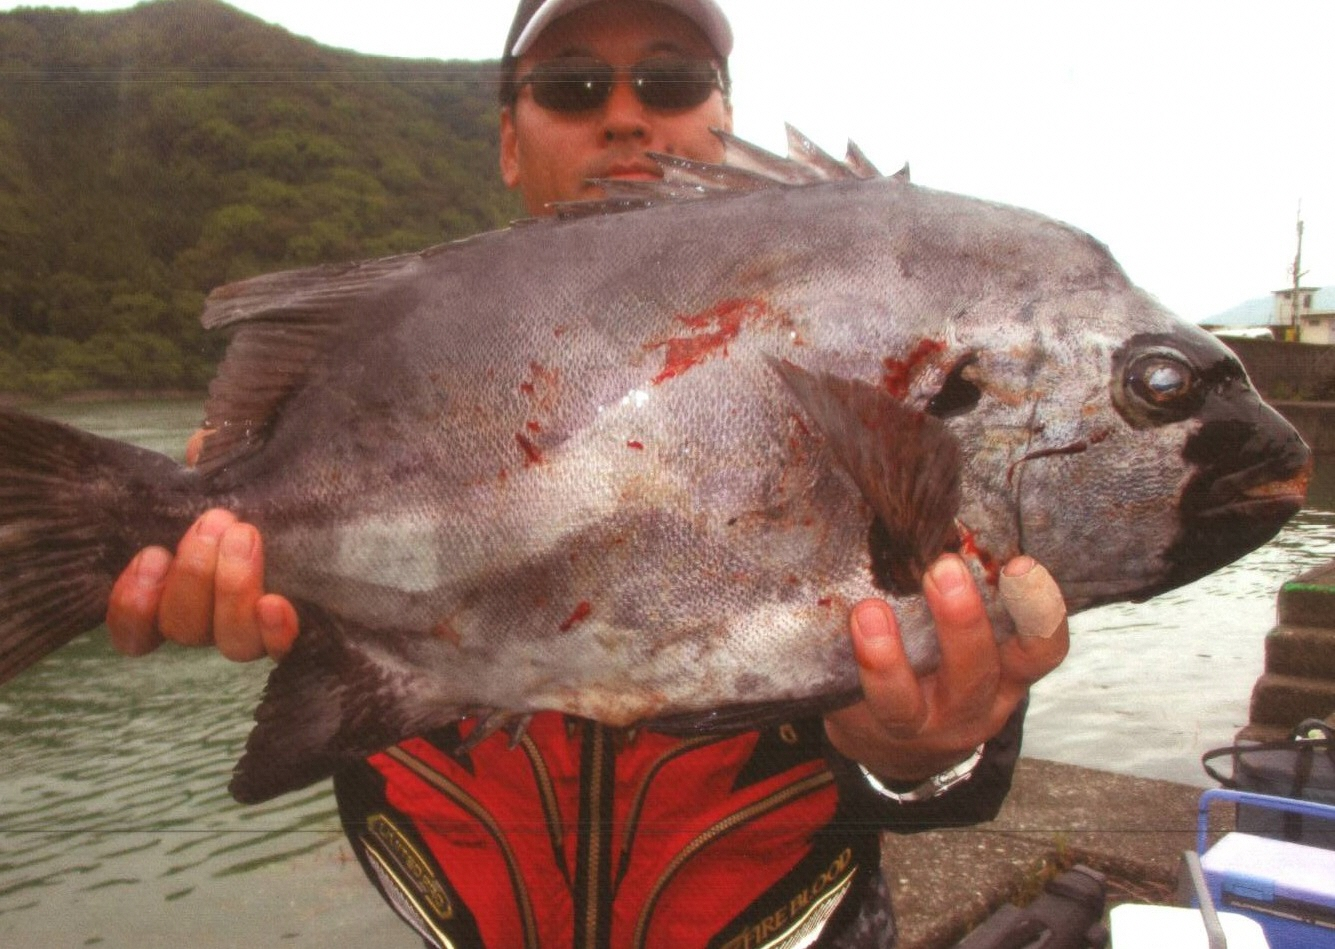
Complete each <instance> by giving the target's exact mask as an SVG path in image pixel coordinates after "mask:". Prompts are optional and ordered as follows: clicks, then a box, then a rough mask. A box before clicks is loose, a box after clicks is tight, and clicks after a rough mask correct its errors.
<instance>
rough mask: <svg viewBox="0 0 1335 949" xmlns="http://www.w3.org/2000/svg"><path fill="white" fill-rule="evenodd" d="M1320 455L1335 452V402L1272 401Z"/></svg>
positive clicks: (1309, 445) (1310, 446)
mask: <svg viewBox="0 0 1335 949" xmlns="http://www.w3.org/2000/svg"><path fill="white" fill-rule="evenodd" d="M1271 405H1273V406H1274V407H1275V409H1276V410H1277V411H1278V412H1279V414H1280V415H1282V416H1284V417H1285V418H1286V419H1288V420H1289V424H1290V425H1292V426H1293V427H1294V428H1296V429H1297V430H1298V434H1299V435H1301V436H1302V437H1303V441H1305V442H1307V445H1308V447H1309V448H1311V449H1312V451H1314V452H1316V453H1317V454H1318V455H1332V454H1335V402H1279V401H1276V402H1272V403H1271Z"/></svg>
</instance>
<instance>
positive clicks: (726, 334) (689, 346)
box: [645, 298, 772, 385]
mask: <svg viewBox="0 0 1335 949" xmlns="http://www.w3.org/2000/svg"><path fill="white" fill-rule="evenodd" d="M771 315H772V311H771V310H770V306H769V304H768V303H766V302H765V301H764V300H757V299H747V298H734V299H728V300H724V301H722V302H721V303H716V304H715V305H714V306H712V307H710V308H709V309H707V310H704V311H702V312H700V313H695V314H691V315H687V316H678V317H677V322H678V323H680V324H681V325H682V326H684V327H685V328H686V330H687V333H686V334H683V335H681V336H673V337H671V338H670V339H662V340H657V341H655V342H652V343H648V344H646V345H645V349H649V350H654V349H663V350H665V351H666V353H665V357H664V361H663V370H662V371H661V372H660V373H659V374H658V375H657V376H655V377H654V380H653V381H654V385H658V384H659V383H661V382H666V381H667V380H668V379H672V378H675V377H676V376H679V375H681V374H682V373H684V372H686V371H687V370H688V369H691V368H693V367H695V366H698V365H699V364H700V363H702V362H704V361H705V360H706V359H709V358H710V357H711V356H714V355H716V354H719V353H721V354H722V355H724V356H726V355H727V354H728V344H729V343H731V342H732V341H733V340H735V339H736V338H737V336H738V335H739V334H740V333H741V331H742V327H743V326H745V325H746V324H747V323H755V322H757V321H759V320H763V319H765V318H767V317H769V316H771Z"/></svg>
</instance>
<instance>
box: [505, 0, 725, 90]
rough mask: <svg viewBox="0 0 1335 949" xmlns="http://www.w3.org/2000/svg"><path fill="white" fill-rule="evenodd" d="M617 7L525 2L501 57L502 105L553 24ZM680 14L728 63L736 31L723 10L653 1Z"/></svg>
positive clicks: (690, 1) (576, 0)
mask: <svg viewBox="0 0 1335 949" xmlns="http://www.w3.org/2000/svg"><path fill="white" fill-rule="evenodd" d="M596 2H606V3H615V2H617V0H521V2H520V4H519V8H518V9H517V10H515V18H514V22H513V23H511V24H510V34H509V35H508V36H507V37H506V38H505V51H504V52H503V53H502V55H501V77H502V78H501V101H502V102H506V101H509V100H511V99H513V93H514V70H515V63H516V61H517V60H518V59H519V57H520V56H522V55H524V51H525V50H527V49H528V48H529V47H530V46H532V45H533V42H534V40H536V39H537V38H538V37H539V36H540V35H541V34H542V31H543V30H545V29H547V27H548V26H550V25H551V24H552V22H553V21H555V20H557V19H558V18H560V17H563V16H565V15H566V14H567V13H572V12H574V11H575V10H578V9H579V8H580V7H584V6H588V5H589V4H590V3H596ZM650 2H653V3H657V4H660V5H661V6H665V7H668V8H669V9H672V10H676V11H677V12H678V13H680V14H681V15H682V16H684V17H686V18H687V19H688V20H690V21H691V22H692V23H694V24H695V25H696V26H698V27H699V28H700V31H701V32H702V33H704V35H705V39H707V40H709V43H710V45H711V46H713V47H714V51H715V52H716V53H718V54H719V56H720V57H721V58H722V59H723V60H724V70H725V75H726V69H727V66H726V62H727V59H728V56H729V55H730V54H731V53H732V27H731V26H729V24H728V18H727V17H726V16H725V15H724V13H723V10H722V8H721V7H720V6H719V5H718V4H717V3H715V2H714V0H650Z"/></svg>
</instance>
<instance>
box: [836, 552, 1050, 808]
mask: <svg viewBox="0 0 1335 949" xmlns="http://www.w3.org/2000/svg"><path fill="white" fill-rule="evenodd" d="M1002 572H1003V574H1004V575H1005V576H1006V578H1007V581H1006V582H1007V584H1008V585H1009V586H1011V587H1015V586H1017V584H1016V583H1014V582H1013V581H1019V583H1018V586H1019V588H1020V598H1021V599H1022V600H1023V601H1024V602H1025V604H1026V607H1025V608H1021V609H1012V613H1013V615H1015V618H1016V621H1017V625H1018V627H1019V633H1020V635H1017V636H1014V637H1012V638H1010V639H1008V640H1006V641H1005V642H1004V643H1001V644H1000V645H998V644H997V643H996V642H995V641H994V639H993V636H992V625H991V623H990V622H989V621H988V618H987V614H986V613H985V612H984V609H983V601H982V598H981V597H980V596H979V593H978V589H977V587H976V586H975V585H974V583H973V578H972V577H971V576H970V575H969V572H968V570H967V569H966V568H965V566H964V563H963V561H961V560H960V559H959V558H958V557H956V556H954V555H946V556H944V557H942V558H941V559H939V560H937V561H936V562H935V563H934V564H932V566H931V567H930V568H929V569H928V571H927V575H926V576H925V577H924V578H923V595H924V597H925V598H926V600H927V606H928V608H929V609H930V610H931V613H932V617H933V618H934V619H935V620H936V628H937V635H938V638H939V640H940V644H941V665H940V667H939V668H938V669H937V670H936V671H935V672H933V673H931V674H930V675H926V676H923V677H922V678H921V679H919V678H918V677H917V676H916V675H915V674H914V672H913V670H912V669H911V668H910V667H909V662H908V658H907V656H906V655H905V653H904V646H903V641H902V640H901V639H900V635H899V627H898V625H897V623H896V622H895V615H894V612H893V610H891V608H890V606H889V604H887V603H885V602H884V601H883V600H864V601H863V602H861V603H859V604H858V605H857V606H856V607H854V608H853V612H852V615H851V617H850V620H849V626H850V635H851V636H852V640H853V653H854V655H855V656H856V657H857V661H858V667H859V673H860V676H861V680H862V691H863V695H864V699H863V701H861V702H859V703H858V704H856V705H853V706H850V707H849V708H845V709H840V710H839V711H837V712H834V713H832V714H830V715H828V716H826V718H825V730H826V733H827V734H828V735H829V738H830V742H831V743H832V744H833V745H834V747H835V749H836V750H838V751H839V752H840V753H841V754H843V755H845V756H846V757H849V758H852V759H853V760H855V761H857V762H859V763H861V764H862V765H864V766H865V767H866V768H867V769H868V770H870V771H871V772H872V773H873V774H875V775H877V776H878V777H881V778H883V779H885V780H887V781H893V782H904V783H911V782H914V781H922V780H926V779H927V778H929V777H931V776H932V775H934V774H939V773H941V772H942V771H945V770H947V769H948V768H950V767H953V766H954V765H956V764H958V763H960V762H961V761H963V760H964V759H966V758H968V757H969V755H970V754H971V753H972V752H973V750H974V749H975V748H977V747H978V745H980V744H982V743H983V742H984V741H986V740H987V739H989V738H991V737H992V736H993V735H995V734H997V733H998V732H999V731H1000V730H1001V727H1002V726H1003V725H1004V724H1005V723H1006V721H1007V719H1009V718H1010V716H1011V714H1012V713H1013V712H1014V711H1015V709H1016V708H1017V707H1018V706H1019V704H1020V702H1021V701H1023V700H1024V697H1025V696H1026V695H1027V694H1028V691H1029V687H1030V686H1031V685H1033V684H1034V683H1035V682H1037V681H1038V680H1039V679H1041V678H1043V676H1045V675H1047V674H1048V673H1049V672H1051V671H1052V670H1053V669H1055V668H1057V666H1058V665H1060V664H1061V661H1062V660H1063V659H1064V658H1066V652H1067V650H1068V648H1069V647H1070V638H1069V629H1068V627H1067V623H1066V619H1065V608H1064V606H1063V605H1062V600H1061V593H1060V592H1059V591H1058V590H1057V585H1056V583H1055V582H1054V581H1053V580H1052V578H1051V577H1050V576H1049V575H1048V574H1047V571H1046V570H1043V568H1042V567H1040V566H1038V565H1037V564H1035V563H1034V561H1033V560H1032V559H1030V558H1028V557H1017V558H1016V559H1015V560H1013V561H1011V562H1010V563H1008V564H1007V565H1006V567H1005V568H1004V570H1003V571H1002ZM1011 592H1012V593H1013V591H1011ZM1014 598H1015V597H1014V596H1012V597H1011V599H1014Z"/></svg>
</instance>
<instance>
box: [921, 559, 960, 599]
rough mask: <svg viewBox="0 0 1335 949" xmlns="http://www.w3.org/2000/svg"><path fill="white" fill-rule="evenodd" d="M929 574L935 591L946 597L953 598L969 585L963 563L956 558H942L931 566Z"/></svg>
mask: <svg viewBox="0 0 1335 949" xmlns="http://www.w3.org/2000/svg"><path fill="white" fill-rule="evenodd" d="M929 572H930V573H931V576H932V583H933V584H935V585H936V589H937V590H938V591H939V592H941V593H943V594H945V595H946V596H953V595H954V594H956V593H959V592H960V591H961V590H963V589H965V588H966V587H967V586H968V584H969V572H968V571H967V570H965V569H964V561H962V560H960V559H959V558H958V557H949V556H947V557H942V558H940V559H939V560H937V561H936V563H934V564H932V566H931V568H930V569H929Z"/></svg>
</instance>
